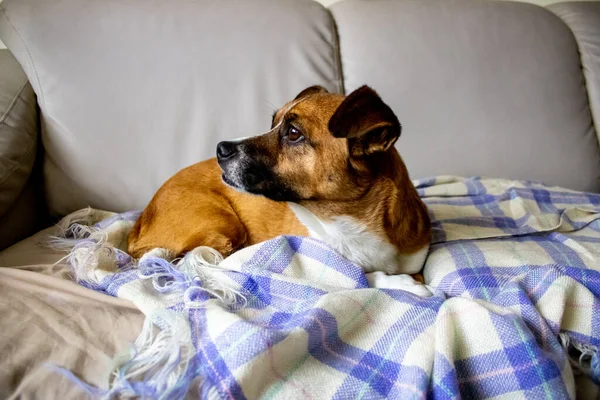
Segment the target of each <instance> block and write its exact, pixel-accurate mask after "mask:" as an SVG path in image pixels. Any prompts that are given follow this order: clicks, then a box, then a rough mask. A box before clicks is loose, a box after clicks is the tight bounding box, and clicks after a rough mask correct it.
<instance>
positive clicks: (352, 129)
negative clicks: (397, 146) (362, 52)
mask: <svg viewBox="0 0 600 400" xmlns="http://www.w3.org/2000/svg"><path fill="white" fill-rule="evenodd" d="M401 129H402V128H401V126H400V122H399V121H398V118H397V117H396V115H395V114H394V112H393V111H392V109H391V108H390V107H389V106H388V105H387V104H385V103H384V102H383V100H381V97H379V95H378V94H377V92H375V91H374V90H373V89H371V88H370V87H368V86H362V87H360V88H358V89H356V90H355V91H354V92H352V93H350V94H349V95H348V96H347V97H346V98H345V99H344V101H343V102H342V104H340V106H339V107H338V108H337V110H336V111H335V113H334V114H333V116H332V117H331V119H330V120H329V131H330V132H331V134H332V135H333V136H334V137H336V138H347V139H348V146H349V150H350V155H351V156H352V157H357V158H360V157H365V156H369V155H371V154H374V153H377V152H381V151H386V150H388V149H389V148H390V147H392V146H393V145H394V143H396V140H398V138H399V137H400V132H401Z"/></svg>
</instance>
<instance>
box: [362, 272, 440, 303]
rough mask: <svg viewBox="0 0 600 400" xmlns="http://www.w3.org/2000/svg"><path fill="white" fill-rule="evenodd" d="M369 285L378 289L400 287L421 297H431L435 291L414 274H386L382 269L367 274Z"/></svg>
mask: <svg viewBox="0 0 600 400" xmlns="http://www.w3.org/2000/svg"><path fill="white" fill-rule="evenodd" d="M365 276H366V277H367V281H369V287H372V288H378V289H400V290H405V291H407V292H410V293H413V294H416V295H417V296H420V297H431V296H433V291H432V290H431V289H430V288H429V287H428V286H426V285H424V284H422V283H420V282H418V281H416V280H415V279H414V278H413V277H412V276H410V275H407V274H402V275H386V274H384V273H383V272H381V271H377V272H371V273H368V274H365Z"/></svg>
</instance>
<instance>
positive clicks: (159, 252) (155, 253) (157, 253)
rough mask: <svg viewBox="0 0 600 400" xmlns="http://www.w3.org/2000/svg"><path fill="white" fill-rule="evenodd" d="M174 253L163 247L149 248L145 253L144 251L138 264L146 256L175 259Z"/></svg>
mask: <svg viewBox="0 0 600 400" xmlns="http://www.w3.org/2000/svg"><path fill="white" fill-rule="evenodd" d="M175 257H176V255H175V253H174V252H172V251H170V250H167V249H163V248H161V247H156V248H154V249H152V250H150V251H149V252H147V253H144V255H143V256H142V257H141V258H140V261H139V264H142V263H143V262H144V261H146V260H147V259H148V258H163V259H165V260H167V261H169V262H170V261H173V259H175Z"/></svg>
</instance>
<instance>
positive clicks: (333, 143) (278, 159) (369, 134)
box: [217, 86, 401, 202]
mask: <svg viewBox="0 0 600 400" xmlns="http://www.w3.org/2000/svg"><path fill="white" fill-rule="evenodd" d="M400 131H401V127H400V123H399V122H398V118H396V116H395V115H394V113H393V111H392V110H391V109H390V107H388V106H387V105H386V104H385V103H384V102H383V101H382V100H381V98H380V97H379V96H378V95H377V93H376V92H375V91H374V90H373V89H371V88H369V87H368V86H363V87H361V88H359V89H357V90H356V91H354V92H352V93H351V94H350V95H348V96H347V97H344V96H342V95H338V94H332V93H328V92H327V90H325V89H324V88H322V87H320V86H312V87H309V88H307V89H305V90H303V91H302V92H301V93H300V94H298V96H296V98H295V99H294V100H292V101H291V102H289V103H288V104H286V105H285V106H284V107H282V108H281V109H280V110H278V111H277V112H276V113H275V114H274V115H273V122H272V126H271V130H270V131H268V132H267V133H264V134H262V135H259V136H255V137H250V138H246V139H242V140H238V141H225V142H221V143H219V144H218V146H217V159H218V162H219V166H220V167H221V169H222V170H223V180H224V181H225V183H227V184H229V185H230V186H233V187H235V188H237V189H239V190H242V191H245V192H249V193H254V194H260V195H264V196H266V197H268V198H270V199H273V200H278V201H295V202H300V201H303V200H334V201H336V200H340V201H346V200H352V199H355V198H357V197H359V196H361V194H362V193H364V191H365V190H367V189H368V187H369V184H370V181H371V180H372V179H374V176H376V175H377V173H378V171H377V169H378V168H380V165H381V162H377V160H378V159H379V160H381V159H382V157H383V155H384V154H385V153H388V152H395V151H396V150H395V148H394V147H393V145H394V143H395V142H396V140H397V139H398V137H399V136H400ZM383 158H385V157H383Z"/></svg>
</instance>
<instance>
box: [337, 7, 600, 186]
mask: <svg viewBox="0 0 600 400" xmlns="http://www.w3.org/2000/svg"><path fill="white" fill-rule="evenodd" d="M331 11H332V13H333V16H334V18H335V20H336V24H337V27H338V32H339V38H340V49H341V59H342V66H343V71H344V78H345V80H344V84H345V88H346V91H350V90H353V89H355V88H357V87H359V86H360V85H362V84H364V83H366V82H368V83H369V84H371V85H372V86H373V87H374V88H375V89H376V90H378V91H379V92H380V94H381V95H382V97H383V99H384V100H385V101H387V102H388V103H389V104H390V105H391V106H392V108H393V109H394V110H395V111H396V113H397V114H398V117H399V119H400V122H401V123H402V125H403V127H404V129H403V133H402V136H401V137H400V140H399V141H398V149H399V150H400V153H401V154H402V155H403V157H404V160H405V161H406V164H407V167H408V170H409V172H410V173H411V175H412V176H413V177H424V176H432V175H439V174H449V175H463V176H473V175H475V176H481V175H485V176H489V177H500V178H510V179H526V180H536V181H542V182H545V183H547V184H552V185H561V186H564V187H567V188H572V189H579V190H588V191H598V190H599V189H600V182H599V179H598V178H599V176H600V158H599V152H598V142H597V139H596V136H595V131H594V127H593V124H592V118H591V116H590V110H589V106H588V97H587V93H586V82H585V79H584V76H583V74H582V71H581V61H580V57H579V54H578V48H577V43H576V41H575V40H574V37H573V34H572V32H571V31H570V30H569V28H568V27H567V26H566V25H565V24H564V23H563V22H562V21H561V20H560V19H559V18H558V17H556V16H555V15H554V14H552V13H551V12H550V11H548V10H546V9H544V8H541V7H538V6H535V5H531V4H525V3H518V2H500V1H469V0H454V1H422V0H402V1H396V0H376V1H361V0H345V1H342V2H340V3H336V4H334V5H333V6H332V8H331Z"/></svg>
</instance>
